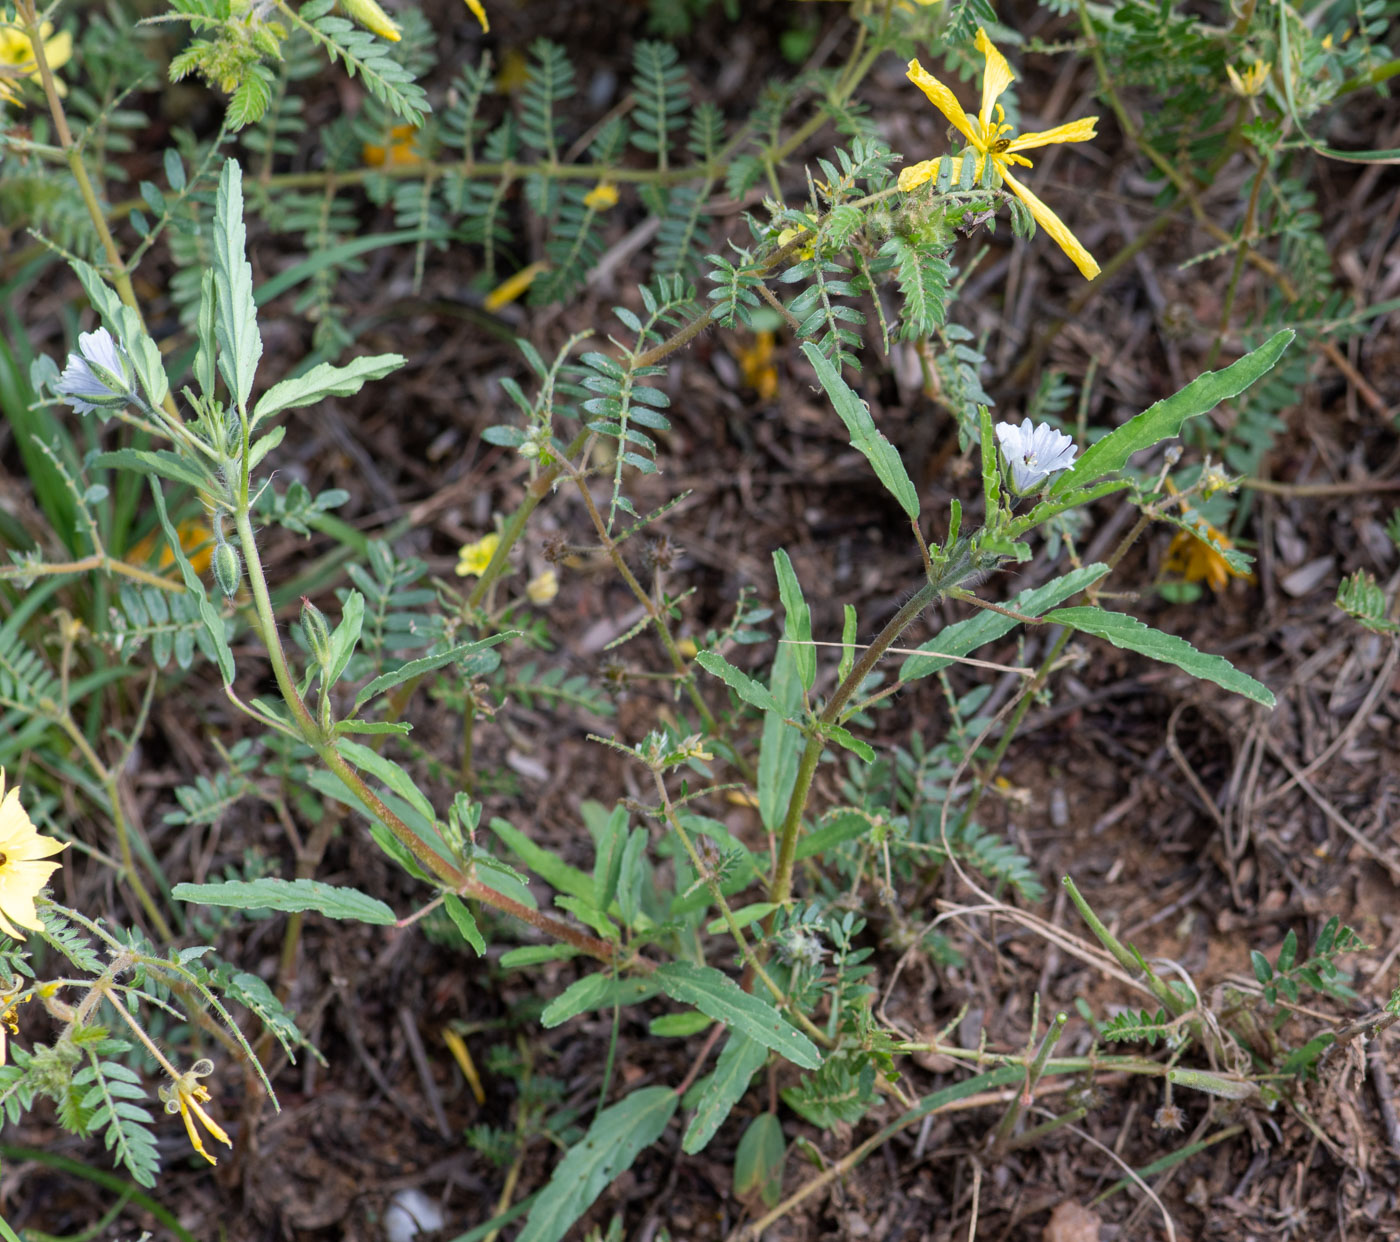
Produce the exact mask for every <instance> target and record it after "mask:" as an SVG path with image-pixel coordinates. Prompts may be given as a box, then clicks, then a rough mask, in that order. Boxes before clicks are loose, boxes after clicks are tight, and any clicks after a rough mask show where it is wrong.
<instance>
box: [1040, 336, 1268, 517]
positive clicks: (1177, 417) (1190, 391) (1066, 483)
mask: <svg viewBox="0 0 1400 1242" xmlns="http://www.w3.org/2000/svg"><path fill="white" fill-rule="evenodd" d="M1293 336H1294V333H1293V331H1292V330H1291V329H1285V330H1284V331H1282V332H1277V333H1275V334H1274V335H1273V336H1272V337H1270V338H1269V339H1268V340H1267V341H1265V342H1264V344H1263V345H1261V346H1260V347H1259V348H1258V349H1256V350H1254V351H1253V352H1251V353H1248V354H1246V355H1245V356H1244V357H1243V358H1241V359H1240V360H1239V361H1238V362H1235V363H1232V364H1231V365H1230V366H1228V367H1226V368H1225V369H1224V370H1223V371H1207V372H1206V373H1205V374H1204V375H1198V376H1197V377H1196V378H1195V379H1193V380H1192V381H1191V382H1190V383H1189V384H1187V385H1186V387H1185V388H1183V389H1182V390H1181V391H1180V392H1177V393H1173V394H1172V395H1171V396H1170V397H1167V398H1166V399H1165V400H1162V401H1159V402H1157V404H1156V405H1154V406H1151V407H1150V408H1148V409H1146V410H1144V411H1143V412H1142V413H1141V414H1139V415H1138V416H1137V417H1136V418H1132V419H1129V420H1128V421H1127V422H1126V423H1124V424H1123V425H1122V426H1121V427H1118V428H1115V429H1114V430H1113V431H1110V432H1109V433H1108V435H1106V436H1104V438H1103V439H1102V440H1100V441H1099V442H1098V443H1097V444H1092V445H1090V446H1089V447H1088V448H1087V449H1085V450H1084V453H1083V454H1082V455H1081V456H1080V458H1079V460H1078V461H1076V462H1075V463H1074V465H1073V466H1071V467H1070V468H1069V469H1068V470H1066V471H1065V472H1064V473H1063V474H1062V475H1060V477H1059V478H1057V479H1056V480H1055V482H1054V483H1053V484H1052V485H1051V486H1050V489H1049V491H1048V493H1047V499H1052V500H1053V499H1054V498H1055V497H1057V496H1063V495H1065V494H1066V493H1067V492H1070V491H1072V490H1074V489H1075V488H1080V487H1086V486H1088V485H1089V484H1090V483H1092V482H1094V480H1095V479H1099V478H1102V477H1103V476H1104V475H1106V474H1110V473H1112V472H1113V471H1115V470H1121V469H1122V468H1123V467H1124V466H1125V465H1127V464H1128V458H1130V457H1131V456H1132V455H1133V454H1134V453H1138V452H1141V451H1142V450H1143V449H1145V448H1151V447H1152V445H1154V444H1159V443H1160V442H1161V441H1163V440H1169V439H1171V438H1172V437H1173V436H1175V435H1178V434H1179V433H1180V431H1181V426H1182V424H1183V423H1184V422H1186V420H1187V419H1188V418H1194V417H1195V416H1196V415H1198V414H1205V413H1207V412H1209V411H1210V410H1213V409H1214V408H1215V407H1216V406H1217V405H1219V404H1220V403H1221V402H1222V401H1226V400H1228V399H1229V398H1230V397H1235V396H1238V395H1239V394H1240V393H1242V392H1243V391H1244V390H1245V389H1246V388H1248V387H1249V386H1250V385H1251V384H1252V383H1254V381H1255V380H1257V379H1259V377H1260V376H1262V375H1265V374H1266V373H1267V372H1268V371H1270V370H1271V369H1272V368H1273V365H1274V363H1276V362H1277V361H1278V360H1279V357H1280V355H1282V353H1283V351H1284V350H1285V349H1287V348H1288V343H1289V342H1290V341H1291V340H1292V339H1293Z"/></svg>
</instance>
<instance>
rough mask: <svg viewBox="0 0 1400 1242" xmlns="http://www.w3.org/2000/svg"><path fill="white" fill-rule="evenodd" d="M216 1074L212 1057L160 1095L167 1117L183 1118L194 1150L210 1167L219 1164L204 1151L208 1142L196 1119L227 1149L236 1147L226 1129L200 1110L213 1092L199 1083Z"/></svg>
mask: <svg viewBox="0 0 1400 1242" xmlns="http://www.w3.org/2000/svg"><path fill="white" fill-rule="evenodd" d="M213 1072H214V1062H213V1061H211V1060H209V1058H208V1057H201V1058H200V1059H199V1060H198V1061H196V1062H195V1063H194V1064H193V1065H192V1066H190V1068H189V1069H188V1070H186V1071H185V1072H184V1073H183V1074H181V1075H180V1076H179V1077H177V1078H176V1079H175V1081H174V1082H172V1083H171V1084H170V1085H169V1086H168V1087H160V1088H158V1090H157V1092H156V1094H157V1095H159V1096H160V1098H161V1099H162V1100H164V1101H165V1111H166V1112H167V1113H179V1114H180V1120H181V1121H183V1122H184V1123H185V1133H186V1134H188V1135H189V1136H190V1146H191V1147H193V1148H194V1149H195V1151H197V1152H198V1153H199V1154H200V1155H201V1156H203V1157H204V1158H205V1159H206V1160H207V1161H209V1163H210V1164H218V1163H219V1162H218V1161H217V1160H215V1159H214V1157H213V1156H211V1155H210V1154H209V1153H208V1152H207V1151H205V1150H204V1140H203V1138H202V1137H201V1136H200V1133H199V1131H198V1130H197V1129H196V1128H195V1124H194V1119H195V1118H196V1117H198V1118H199V1120H200V1122H201V1123H202V1124H203V1126H204V1128H205V1129H206V1130H208V1131H209V1133H210V1135H211V1136H212V1137H214V1138H216V1139H218V1140H219V1142H221V1143H222V1144H223V1145H224V1146H225V1147H232V1146H233V1143H232V1141H231V1140H230V1139H229V1136H228V1135H227V1134H226V1133H224V1129H223V1127H222V1126H221V1125H219V1123H218V1122H217V1121H215V1120H214V1119H213V1118H212V1117H211V1116H210V1115H209V1114H208V1113H206V1112H205V1111H204V1109H203V1108H201V1107H200V1105H201V1104H202V1103H204V1102H205V1101H207V1100H208V1099H209V1088H208V1087H206V1086H205V1085H204V1084H203V1083H201V1082H200V1081H199V1079H201V1078H208V1077H209V1075H210V1074H212V1073H213Z"/></svg>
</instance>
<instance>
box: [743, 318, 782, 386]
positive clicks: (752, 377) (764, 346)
mask: <svg viewBox="0 0 1400 1242" xmlns="http://www.w3.org/2000/svg"><path fill="white" fill-rule="evenodd" d="M739 367H740V369H741V370H742V371H743V373H744V383H745V384H747V385H748V386H749V387H750V388H752V389H753V390H754V392H756V393H758V396H759V399H760V400H761V401H771V400H773V398H774V397H776V396H777V395H778V368H777V365H776V364H775V363H774V362H773V334H772V333H771V332H759V333H757V334H756V335H755V336H754V339H753V345H752V346H751V347H750V348H748V349H745V350H741V351H740V352H739Z"/></svg>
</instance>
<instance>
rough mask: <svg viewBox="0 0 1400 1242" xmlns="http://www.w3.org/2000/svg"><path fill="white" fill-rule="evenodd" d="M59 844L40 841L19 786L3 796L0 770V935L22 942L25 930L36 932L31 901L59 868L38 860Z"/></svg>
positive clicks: (38, 925)
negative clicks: (21, 929) (20, 795)
mask: <svg viewBox="0 0 1400 1242" xmlns="http://www.w3.org/2000/svg"><path fill="white" fill-rule="evenodd" d="M62 848H63V842H62V841H56V840H54V838H53V837H41V836H40V835H39V830H38V829H37V828H35V827H34V823H33V821H32V820H31V819H30V818H29V812H28V811H26V810H25V809H24V807H22V806H21V805H20V803H19V786H18V785H16V786H15V787H14V788H13V789H11V790H10V792H9V793H6V792H5V772H4V769H3V768H0V931H2V932H4V933H5V934H6V935H7V936H10V937H12V938H13V939H15V940H23V939H24V933H23V932H22V931H20V930H19V928H21V927H26V928H28V929H29V930H30V931H40V930H42V929H43V924H42V923H40V922H39V915H38V913H37V912H36V911H35V909H34V898H35V897H37V896H38V895H39V890H40V889H41V888H43V887H44V885H45V884H47V883H48V882H49V876H51V875H52V874H53V873H54V872H55V871H57V870H58V869H59V867H60V866H61V864H60V863H56V862H41V861H40V859H44V858H48V857H50V856H51V855H53V854H57V853H58V851H59V850H61V849H62Z"/></svg>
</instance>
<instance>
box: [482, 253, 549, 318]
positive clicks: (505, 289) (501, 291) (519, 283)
mask: <svg viewBox="0 0 1400 1242" xmlns="http://www.w3.org/2000/svg"><path fill="white" fill-rule="evenodd" d="M547 271H549V264H548V263H531V264H530V266H529V267H522V268H521V269H520V270H519V271H518V272H516V273H515V275H514V276H512V277H511V278H510V279H509V280H503V281H502V282H501V283H500V284H499V285H497V286H496V287H495V288H494V289H492V290H491V292H490V293H488V294H487V295H486V298H485V300H484V301H483V302H482V305H483V306H484V307H485V308H486V309H487V310H489V311H497V310H500V309H501V307H503V306H509V305H510V304H511V303H512V302H514V301H515V299H516V298H518V297H520V296H521V294H523V293H525V292H526V291H527V290H528V289H529V288H530V286H531V285H533V284H534V283H535V279H536V278H537V277H538V276H539V274H540V273H541V272H547Z"/></svg>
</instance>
